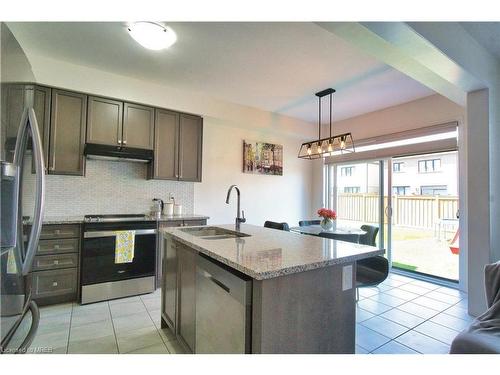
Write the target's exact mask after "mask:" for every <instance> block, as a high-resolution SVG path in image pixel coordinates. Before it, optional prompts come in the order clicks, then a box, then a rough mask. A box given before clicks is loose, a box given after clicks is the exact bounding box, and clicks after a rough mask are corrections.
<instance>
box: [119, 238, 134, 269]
mask: <svg viewBox="0 0 500 375" xmlns="http://www.w3.org/2000/svg"><path fill="white" fill-rule="evenodd" d="M115 234H116V243H115V263H117V264H119V263H132V262H133V261H134V247H135V230H120V231H116V232H115Z"/></svg>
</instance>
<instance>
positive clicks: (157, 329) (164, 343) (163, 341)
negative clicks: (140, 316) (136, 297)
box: [140, 297, 172, 354]
mask: <svg viewBox="0 0 500 375" xmlns="http://www.w3.org/2000/svg"><path fill="white" fill-rule="evenodd" d="M155 298H156V297H155ZM140 299H141V302H142V304H143V305H144V307H145V308H146V312H147V314H148V316H149V319H151V321H152V322H153V325H154V327H155V329H156V333H157V334H158V335H159V336H160V340H161V342H162V343H163V346H164V347H165V349H167V352H168V354H172V353H170V350H169V349H168V346H167V343H166V342H165V340H163V336H162V335H161V333H160V331H159V330H160V329H161V326H160V328H158V327H157V326H156V324H155V321H154V320H153V317H152V316H151V314H150V312H149V309H148V307H147V306H146V304H145V303H144V300H143V299H142V298H140ZM160 311H161V308H160ZM160 324H161V312H160Z"/></svg>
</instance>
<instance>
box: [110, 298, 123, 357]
mask: <svg viewBox="0 0 500 375" xmlns="http://www.w3.org/2000/svg"><path fill="white" fill-rule="evenodd" d="M107 305H108V312H109V317H110V319H111V327H113V335H114V336H115V344H116V351H117V352H118V354H121V353H120V346H119V345H118V337H117V336H116V329H115V322H114V321H113V314H112V313H111V305H110V304H109V302H107Z"/></svg>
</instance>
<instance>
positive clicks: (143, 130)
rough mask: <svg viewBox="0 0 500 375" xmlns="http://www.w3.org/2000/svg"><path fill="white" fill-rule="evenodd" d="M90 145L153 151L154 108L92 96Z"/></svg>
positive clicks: (90, 106) (88, 124)
mask: <svg viewBox="0 0 500 375" xmlns="http://www.w3.org/2000/svg"><path fill="white" fill-rule="evenodd" d="M87 143H96V144H101V145H108V146H127V147H135V148H142V149H149V150H152V149H153V148H154V108H151V107H146V106H143V105H139V104H133V103H123V102H121V101H118V100H113V99H107V98H100V97H96V96H91V97H89V106H88V122H87Z"/></svg>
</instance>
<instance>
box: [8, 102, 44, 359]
mask: <svg viewBox="0 0 500 375" xmlns="http://www.w3.org/2000/svg"><path fill="white" fill-rule="evenodd" d="M3 144H4V145H7V146H6V147H5V148H7V150H5V149H4V150H3V152H2V154H3V157H4V159H6V160H1V161H0V166H1V171H0V174H1V178H0V190H1V195H0V199H1V200H0V205H1V211H0V214H1V217H0V223H1V237H0V243H1V247H0V251H1V259H0V289H1V299H0V312H1V317H0V325H1V336H0V339H1V343H0V352H1V353H25V352H26V351H27V350H28V348H29V346H30V345H31V343H32V341H33V339H34V337H35V334H36V331H37V328H38V323H39V319H40V314H39V311H38V307H37V305H36V303H35V302H34V301H32V300H31V282H30V277H29V274H30V271H31V267H32V265H33V259H34V257H35V253H36V251H37V248H38V241H39V238H40V231H41V227H42V218H43V206H44V189H45V173H44V171H45V166H44V160H43V149H42V142H41V137H40V132H39V129H38V123H37V120H36V116H35V111H34V110H33V108H32V107H29V106H26V107H25V108H24V111H23V113H22V116H21V122H20V124H19V129H18V132H17V136H16V137H15V143H14V142H13V140H12V139H7V140H5V143H3ZM9 144H11V145H12V144H15V146H13V147H10V149H9ZM30 149H31V150H30ZM30 151H31V152H30ZM30 153H31V158H30V157H29V154H30ZM32 161H33V164H34V173H35V176H34V178H32V177H31V176H29V175H28V174H29V173H32V172H31V169H32ZM26 176H29V177H30V178H29V180H33V181H34V185H35V186H34V189H33V191H34V194H33V195H34V196H30V197H23V193H24V191H25V190H26V189H23V187H24V186H23V185H24V182H25V180H26ZM26 195H29V194H26ZM23 198H24V199H26V198H28V199H30V198H31V199H34V202H30V206H31V207H33V214H32V216H30V219H31V220H32V222H31V223H30V225H23ZM25 232H26V233H25Z"/></svg>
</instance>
